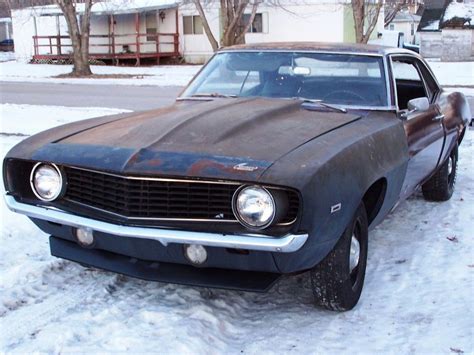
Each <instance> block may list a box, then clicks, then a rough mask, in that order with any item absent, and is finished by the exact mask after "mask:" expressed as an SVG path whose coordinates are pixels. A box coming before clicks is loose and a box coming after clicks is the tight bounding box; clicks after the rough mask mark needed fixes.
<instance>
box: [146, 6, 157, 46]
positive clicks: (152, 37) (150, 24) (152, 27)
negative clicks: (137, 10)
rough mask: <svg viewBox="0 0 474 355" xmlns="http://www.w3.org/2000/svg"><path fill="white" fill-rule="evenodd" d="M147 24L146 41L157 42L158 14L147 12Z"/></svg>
mask: <svg viewBox="0 0 474 355" xmlns="http://www.w3.org/2000/svg"><path fill="white" fill-rule="evenodd" d="M145 22H146V34H147V36H146V40H147V41H148V42H156V34H157V32H158V31H157V27H158V25H157V21H156V12H147V13H146V16H145ZM148 35H149V36H148Z"/></svg>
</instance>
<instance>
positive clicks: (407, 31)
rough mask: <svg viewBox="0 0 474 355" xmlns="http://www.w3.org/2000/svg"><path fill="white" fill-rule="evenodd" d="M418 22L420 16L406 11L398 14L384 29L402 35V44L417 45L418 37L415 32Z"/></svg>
mask: <svg viewBox="0 0 474 355" xmlns="http://www.w3.org/2000/svg"><path fill="white" fill-rule="evenodd" d="M420 20H421V16H419V15H415V14H414V13H411V12H408V11H403V12H399V13H398V14H397V15H396V16H395V18H394V19H393V20H392V22H391V23H390V24H389V25H388V26H387V27H386V28H385V29H386V30H390V31H396V32H401V33H403V38H404V42H408V43H411V44H418V43H419V36H418V32H417V30H418V25H419V23H420Z"/></svg>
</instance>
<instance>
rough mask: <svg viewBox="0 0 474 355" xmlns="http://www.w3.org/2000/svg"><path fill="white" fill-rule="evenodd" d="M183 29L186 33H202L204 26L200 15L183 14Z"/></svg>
mask: <svg viewBox="0 0 474 355" xmlns="http://www.w3.org/2000/svg"><path fill="white" fill-rule="evenodd" d="M183 31H184V34H185V35H202V34H203V33H204V28H203V26H202V20H201V17H200V16H183Z"/></svg>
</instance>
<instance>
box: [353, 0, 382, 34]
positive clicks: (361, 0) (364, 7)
mask: <svg viewBox="0 0 474 355" xmlns="http://www.w3.org/2000/svg"><path fill="white" fill-rule="evenodd" d="M365 1H367V0H351V4H352V13H353V16H354V31H355V37H356V42H357V43H367V42H368V41H369V39H370V35H371V34H372V32H373V31H374V29H375V26H376V25H377V21H378V18H379V14H380V10H381V8H382V6H383V2H382V1H381V0H379V1H378V2H375V3H372V2H370V3H368V4H366V3H365ZM365 25H367V30H366V31H364V27H365Z"/></svg>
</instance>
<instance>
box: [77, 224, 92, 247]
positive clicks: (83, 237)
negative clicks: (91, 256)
mask: <svg viewBox="0 0 474 355" xmlns="http://www.w3.org/2000/svg"><path fill="white" fill-rule="evenodd" d="M76 238H77V241H78V242H79V244H80V245H82V246H85V247H90V246H91V245H92V244H94V232H93V231H92V229H89V228H78V229H76Z"/></svg>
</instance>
